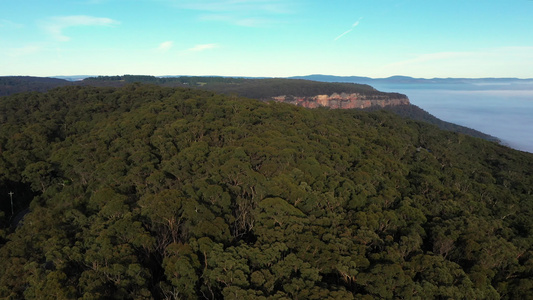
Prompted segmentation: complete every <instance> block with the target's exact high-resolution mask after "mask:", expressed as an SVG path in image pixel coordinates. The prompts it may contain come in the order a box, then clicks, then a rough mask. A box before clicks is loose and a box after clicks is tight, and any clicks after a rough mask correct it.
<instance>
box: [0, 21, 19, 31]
mask: <svg viewBox="0 0 533 300" xmlns="http://www.w3.org/2000/svg"><path fill="white" fill-rule="evenodd" d="M22 27H24V25H21V24H18V23H15V22H12V21H9V20H5V19H0V28H7V29H17V28H22Z"/></svg>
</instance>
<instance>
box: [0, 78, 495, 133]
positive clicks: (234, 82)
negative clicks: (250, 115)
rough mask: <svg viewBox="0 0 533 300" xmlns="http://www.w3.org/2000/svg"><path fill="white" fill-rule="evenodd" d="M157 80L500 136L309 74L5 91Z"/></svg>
mask: <svg viewBox="0 0 533 300" xmlns="http://www.w3.org/2000/svg"><path fill="white" fill-rule="evenodd" d="M137 83H142V84H154V85H159V86H164V87H186V88H196V89H202V90H208V91H213V92H217V93H222V94H226V95H234V96H242V97H248V98H253V99H258V100H262V101H272V100H274V101H277V102H285V103H290V104H294V105H298V106H303V107H307V108H318V107H329V108H334V109H337V108H342V109H352V108H357V109H370V110H374V109H383V108H384V109H387V110H390V111H393V112H394V113H396V114H398V115H400V116H403V117H407V118H410V119H413V120H417V121H424V122H428V123H431V124H434V125H436V126H438V127H439V128H441V129H444V130H450V131H454V132H460V133H464V134H468V135H471V136H474V137H479V138H483V139H486V140H491V141H498V139H497V138H495V137H492V136H490V135H487V134H484V133H482V132H479V131H476V130H473V129H470V128H467V127H463V126H459V125H456V124H452V123H448V122H445V121H442V120H440V119H438V118H436V117H434V116H433V115H431V114H429V113H427V112H426V111H424V110H422V109H420V108H419V107H417V106H415V105H412V104H410V102H409V99H408V98H407V96H406V95H403V94H399V93H385V92H381V91H378V90H376V89H375V88H373V87H372V86H370V85H367V84H357V83H341V82H320V81H312V80H304V79H283V78H237V77H220V76H180V77H155V76H147V75H123V76H98V77H88V78H85V79H84V80H80V81H67V80H62V79H57V78H41V77H28V76H25V77H22V76H20V77H0V96H7V95H11V94H15V93H20V92H28V91H39V92H44V91H47V90H50V89H53V88H57V87H61V86H69V85H70V86H95V87H116V88H118V87H123V86H126V85H128V84H137Z"/></svg>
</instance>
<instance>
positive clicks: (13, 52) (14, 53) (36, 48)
mask: <svg viewBox="0 0 533 300" xmlns="http://www.w3.org/2000/svg"><path fill="white" fill-rule="evenodd" d="M43 50H44V47H43V45H37V44H33V45H27V46H24V47H19V48H11V49H6V54H7V55H8V56H10V57H21V56H26V55H31V54H34V53H38V52H41V51H43Z"/></svg>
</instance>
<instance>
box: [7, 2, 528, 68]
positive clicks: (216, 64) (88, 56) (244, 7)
mask: <svg viewBox="0 0 533 300" xmlns="http://www.w3.org/2000/svg"><path fill="white" fill-rule="evenodd" d="M122 74H147V75H156V76H160V75H222V76H273V77H285V76H295V75H308V74H329V75H343V76H349V75H355V76H369V77H374V78H378V77H388V76H393V75H406V76H413V77H423V78H433V77H519V78H533V1H531V0H506V1H503V0H502V1H490V0H485V1H479V0H463V1H453V0H447V1H441V0H432V1H427V0H424V1H421V0H405V1H402V0H396V1H394V0H330V1H313V0H309V1H304V0H219V1H214V0H49V1H44V0H21V1H14V0H0V76H6V75H32V76H57V75H122Z"/></svg>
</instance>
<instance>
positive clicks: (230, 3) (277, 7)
mask: <svg viewBox="0 0 533 300" xmlns="http://www.w3.org/2000/svg"><path fill="white" fill-rule="evenodd" d="M174 3H175V4H176V6H177V7H179V8H181V9H188V10H195V11H199V12H201V14H200V15H199V19H200V20H204V21H220V22H225V23H230V24H233V25H237V26H245V27H258V26H267V25H271V24H276V23H280V20H279V17H280V16H281V15H286V14H290V13H291V11H292V5H293V4H292V3H291V1H286V0H216V1H215V0H200V1H198V0H194V1H192V0H180V1H174Z"/></svg>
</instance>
